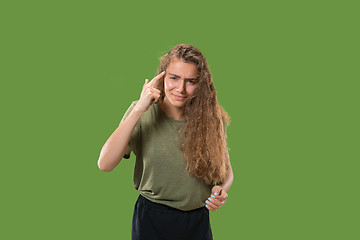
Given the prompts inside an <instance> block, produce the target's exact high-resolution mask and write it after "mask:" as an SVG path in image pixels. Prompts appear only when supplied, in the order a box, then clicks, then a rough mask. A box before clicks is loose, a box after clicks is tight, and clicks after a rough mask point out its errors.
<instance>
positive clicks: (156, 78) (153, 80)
mask: <svg viewBox="0 0 360 240" xmlns="http://www.w3.org/2000/svg"><path fill="white" fill-rule="evenodd" d="M164 74H165V71H163V72H161V73H159V74H158V75H156V76H155V77H154V78H153V79H151V81H150V82H149V84H150V86H151V87H153V86H154V85H155V84H156V83H157V81H158V80H159V79H160V78H161V77H162V76H164Z"/></svg>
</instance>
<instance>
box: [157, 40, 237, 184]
mask: <svg viewBox="0 0 360 240" xmlns="http://www.w3.org/2000/svg"><path fill="white" fill-rule="evenodd" d="M174 58H176V59H179V60H181V61H184V62H185V63H194V64H196V66H197V71H198V79H197V80H198V81H197V82H198V83H197V84H198V85H197V88H196V90H195V92H194V94H193V95H192V96H191V98H190V99H188V100H187V101H186V103H185V106H184V111H183V115H182V118H183V119H184V128H183V129H182V131H183V134H182V136H183V137H182V138H181V139H182V141H181V150H182V152H183V153H184V159H185V161H186V165H187V171H188V172H189V174H190V175H193V176H195V177H197V178H200V179H203V180H204V181H205V182H206V183H207V184H215V182H216V183H219V182H222V181H223V180H224V179H225V177H226V173H227V170H228V169H229V163H228V160H227V153H228V147H227V144H226V127H227V126H228V125H229V123H230V118H229V116H228V114H227V113H226V112H225V110H224V109H223V108H222V107H221V106H220V105H219V103H218V101H217V97H216V89H215V87H214V84H213V81H212V75H211V73H210V70H209V66H208V64H207V61H206V59H205V57H204V56H203V54H202V53H201V51H200V50H199V49H197V48H196V47H194V46H193V45H189V44H179V45H177V46H175V47H173V48H172V49H171V50H170V51H169V52H168V53H166V54H165V55H164V56H162V57H160V65H159V67H158V69H157V73H158V74H159V73H161V72H162V71H165V70H166V69H167V67H168V66H169V64H170V62H171V61H172V60H173V59H174ZM156 88H158V89H159V90H160V91H161V97H160V99H159V103H161V102H162V101H163V100H164V97H165V92H164V77H162V78H161V79H159V81H158V83H157V86H156ZM179 133H180V132H179Z"/></svg>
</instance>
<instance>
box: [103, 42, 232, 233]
mask: <svg viewBox="0 0 360 240" xmlns="http://www.w3.org/2000/svg"><path fill="white" fill-rule="evenodd" d="M228 124H229V118H228V116H227V113H226V112H225V111H224V110H223V109H222V107H221V106H219V104H218V102H217V99H216V90H215V87H214V85H213V82H212V76H211V74H210V70H209V68H208V64H207V62H206V59H205V57H204V56H203V54H202V53H201V52H200V51H199V50H198V49H197V48H196V47H194V46H192V45H188V44H180V45H177V46H175V47H174V48H172V49H171V50H170V51H169V52H168V53H167V54H165V55H164V56H163V57H162V58H161V63H160V66H159V68H158V75H157V76H155V77H154V78H153V79H152V80H151V81H150V82H149V81H148V79H146V80H145V83H144V86H143V89H142V92H141V95H140V99H139V100H138V101H134V102H132V104H131V106H130V107H129V109H128V110H127V112H126V113H125V115H124V117H123V119H122V120H121V123H120V125H119V127H118V128H117V129H116V130H115V131H114V132H113V134H112V135H111V136H110V138H109V139H108V140H107V142H106V143H105V145H104V146H103V148H102V150H101V153H100V158H99V161H98V166H99V168H100V169H101V170H103V171H112V169H114V168H115V167H116V166H117V165H118V164H119V162H120V161H121V159H122V158H123V157H124V158H129V157H130V152H131V151H132V152H134V154H135V155H136V162H135V170H134V186H135V188H136V189H137V190H138V191H139V192H140V195H139V197H138V199H137V202H136V204H135V209H134V215H133V224H132V239H172V240H173V239H187V240H188V239H197V240H199V239H212V232H211V226H210V221H209V210H211V211H216V210H217V209H219V208H220V207H221V206H222V205H223V204H224V203H225V201H226V198H227V197H228V195H227V193H226V192H227V191H228V190H229V188H230V186H231V184H232V181H233V172H232V168H231V164H230V159H229V154H228V149H227V144H226V127H227V125H228Z"/></svg>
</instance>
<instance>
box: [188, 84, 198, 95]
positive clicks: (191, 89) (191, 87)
mask: <svg viewBox="0 0 360 240" xmlns="http://www.w3.org/2000/svg"><path fill="white" fill-rule="evenodd" d="M195 89H196V86H194V85H190V86H188V87H187V89H186V90H187V93H188V94H189V95H192V94H193V93H194V92H195Z"/></svg>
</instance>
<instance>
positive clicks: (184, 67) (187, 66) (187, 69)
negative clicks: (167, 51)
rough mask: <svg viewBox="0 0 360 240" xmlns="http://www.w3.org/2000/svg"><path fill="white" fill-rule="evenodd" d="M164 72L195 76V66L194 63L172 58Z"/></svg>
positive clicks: (184, 76) (181, 75) (186, 76)
mask: <svg viewBox="0 0 360 240" xmlns="http://www.w3.org/2000/svg"><path fill="white" fill-rule="evenodd" d="M166 72H168V73H172V74H175V75H178V76H180V77H183V78H196V76H197V66H196V64H195V63H185V62H183V61H181V60H178V59H174V60H172V61H171V62H170V64H169V66H168V67H167V69H166Z"/></svg>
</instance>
